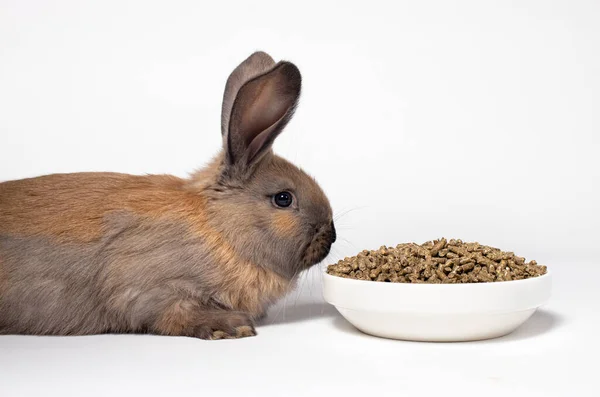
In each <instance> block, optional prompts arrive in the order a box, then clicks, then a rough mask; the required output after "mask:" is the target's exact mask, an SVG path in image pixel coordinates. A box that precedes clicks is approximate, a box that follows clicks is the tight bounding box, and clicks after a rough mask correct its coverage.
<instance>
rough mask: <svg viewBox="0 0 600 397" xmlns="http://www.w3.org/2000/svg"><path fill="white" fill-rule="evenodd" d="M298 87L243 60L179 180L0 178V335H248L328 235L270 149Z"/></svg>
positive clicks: (254, 58) (278, 67) (289, 67)
mask: <svg viewBox="0 0 600 397" xmlns="http://www.w3.org/2000/svg"><path fill="white" fill-rule="evenodd" d="M300 91H301V75H300V72H299V70H298V68H297V67H296V66H295V65H294V64H292V63H290V62H287V61H281V62H278V63H275V61H274V60H273V59H272V58H271V57H270V56H269V55H268V54H266V53H264V52H255V53H253V54H252V55H250V56H249V57H248V58H247V59H246V60H244V61H243V62H242V63H241V64H240V65H239V66H238V67H237V68H236V69H235V70H234V71H233V72H232V73H231V75H230V76H229V78H228V79H227V82H226V86H225V92H224V95H223V105H222V116H221V135H222V141H223V147H222V150H221V151H220V152H219V153H218V154H217V155H216V156H215V157H214V158H213V159H212V160H210V161H209V162H208V163H207V164H208V165H207V166H206V167H204V168H203V169H200V170H199V171H196V172H193V173H191V174H190V176H189V178H187V179H182V178H178V177H175V176H170V175H144V176H141V175H140V176H138V175H127V174H119V173H94V172H89V173H88V172H83V173H71V174H52V175H46V176H40V177H35V178H29V179H22V180H16V181H7V182H3V183H0V334H33V335H89V334H101V333H149V334H156V335H170V336H188V337H196V338H200V339H229V338H242V337H247V336H254V335H256V330H255V324H256V322H257V321H258V320H260V319H261V318H263V317H264V316H265V313H266V310H267V309H268V308H269V306H270V305H272V304H273V303H275V302H276V301H277V300H279V299H280V298H282V297H283V296H284V295H285V294H286V293H287V292H289V291H290V290H291V289H292V288H294V285H295V282H296V280H297V278H298V275H299V274H300V273H301V272H302V271H303V270H306V269H308V268H310V267H311V266H313V265H315V264H317V263H319V262H320V261H322V260H323V259H324V258H325V257H326V256H327V255H328V253H329V251H330V249H331V246H332V244H333V243H334V242H335V240H336V230H335V225H334V223H333V218H332V210H331V206H330V203H329V201H328V199H327V197H326V195H325V194H324V192H323V190H322V189H321V187H320V186H319V185H318V184H317V182H316V181H315V180H314V178H312V177H311V176H309V175H308V174H306V173H305V172H304V171H302V170H301V169H300V168H298V167H296V166H294V165H293V164H291V163H290V162H288V161H286V160H284V159H283V158H281V157H279V156H277V155H276V154H274V153H273V150H272V145H273V141H274V140H275V139H276V138H277V136H278V135H279V134H280V133H281V132H282V130H283V129H284V127H285V126H286V124H287V123H288V122H289V121H290V119H291V118H292V115H293V114H294V111H295V109H296V106H297V104H298V100H299V97H300Z"/></svg>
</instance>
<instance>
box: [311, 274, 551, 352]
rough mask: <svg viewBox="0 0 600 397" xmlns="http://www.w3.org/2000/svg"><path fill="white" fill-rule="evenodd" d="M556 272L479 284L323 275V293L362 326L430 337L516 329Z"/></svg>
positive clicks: (451, 338) (471, 336)
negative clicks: (415, 282) (364, 278)
mask: <svg viewBox="0 0 600 397" xmlns="http://www.w3.org/2000/svg"><path fill="white" fill-rule="evenodd" d="M550 290H551V275H550V273H547V274H545V275H543V276H540V277H535V278H530V279H526V280H515V281H501V282H490V283H476V284H408V283H386V282H378V281H365V280H354V279H347V278H342V277H337V276H332V275H329V274H327V273H324V275H323V296H324V298H325V300H326V301H327V302H329V303H331V304H332V305H334V306H335V307H336V308H337V310H338V311H339V312H340V313H341V314H342V316H344V318H346V320H348V321H349V322H350V323H351V324H352V325H354V326H355V327H356V328H358V329H359V330H361V331H363V332H365V333H367V334H371V335H375V336H380V337H384V338H392V339H404V340H413V341H429V342H458V341H472V340H481V339H490V338H496V337H499V336H503V335H506V334H509V333H511V332H512V331H514V330H515V329H516V328H517V327H519V326H520V325H521V324H523V323H524V322H525V321H527V319H528V318H529V317H531V315H532V314H533V313H534V312H535V310H536V309H537V308H538V307H539V306H541V305H543V304H544V303H546V302H547V301H548V299H549V298H550Z"/></svg>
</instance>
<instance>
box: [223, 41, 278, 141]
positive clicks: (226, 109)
mask: <svg viewBox="0 0 600 397" xmlns="http://www.w3.org/2000/svg"><path fill="white" fill-rule="evenodd" d="M273 66H275V61H273V58H271V56H270V55H269V54H267V53H266V52H262V51H257V52H255V53H254V54H252V55H250V56H249V57H248V58H246V60H245V61H244V62H242V63H240V64H239V66H238V67H237V68H235V70H234V71H233V72H231V74H230V75H229V78H228V79H227V84H226V85H225V93H224V94H223V107H222V109H221V134H222V135H223V136H225V135H226V134H227V129H228V128H229V117H230V116H231V108H232V107H233V102H234V101H235V97H236V96H237V93H238V91H239V90H240V88H241V87H242V85H244V83H246V82H247V81H249V80H251V79H253V78H254V77H256V76H258V75H261V74H263V73H266V72H268V71H269V70H271V69H272V68H273Z"/></svg>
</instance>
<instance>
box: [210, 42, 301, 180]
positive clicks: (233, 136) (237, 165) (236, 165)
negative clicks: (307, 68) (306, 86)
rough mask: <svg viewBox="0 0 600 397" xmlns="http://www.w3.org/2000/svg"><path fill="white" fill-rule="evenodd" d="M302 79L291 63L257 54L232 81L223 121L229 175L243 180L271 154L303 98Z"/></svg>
mask: <svg viewBox="0 0 600 397" xmlns="http://www.w3.org/2000/svg"><path fill="white" fill-rule="evenodd" d="M301 83H302V77H301V75H300V71H299V70H298V68H297V67H296V66H295V65H294V64H292V63H290V62H284V61H282V62H279V63H277V64H275V62H274V61H273V59H272V58H271V57H270V56H269V55H267V54H265V53H264V52H256V53H254V54H252V55H251V56H250V57H249V58H248V59H246V60H245V61H244V62H242V64H241V65H240V66H238V67H237V68H236V69H235V70H234V71H233V73H232V74H231V76H230V77H229V79H228V80H227V86H226V88H225V95H224V98H223V114H222V119H221V125H222V134H223V147H224V150H225V158H226V161H227V166H228V169H227V173H228V174H229V175H232V176H236V177H244V176H247V175H249V174H251V173H252V170H253V169H254V166H255V165H256V164H258V163H259V161H260V160H261V159H262V158H263V157H264V155H265V154H267V153H269V152H270V150H271V146H272V144H273V141H274V140H275V138H277V136H278V135H279V134H280V133H281V131H282V130H283V128H284V127H285V125H286V124H287V123H288V121H289V120H290V119H291V117H292V115H293V113H294V110H295V108H296V104H297V103H298V99H299V97H300V89H301Z"/></svg>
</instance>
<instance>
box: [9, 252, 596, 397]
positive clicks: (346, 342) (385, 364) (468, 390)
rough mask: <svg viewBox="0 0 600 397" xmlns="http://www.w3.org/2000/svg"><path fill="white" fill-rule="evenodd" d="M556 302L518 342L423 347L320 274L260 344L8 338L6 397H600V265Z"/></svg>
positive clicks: (557, 287)
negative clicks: (338, 302)
mask: <svg viewBox="0 0 600 397" xmlns="http://www.w3.org/2000/svg"><path fill="white" fill-rule="evenodd" d="M553 276H554V280H553V281H554V285H553V287H554V290H553V296H552V299H551V301H550V302H549V303H548V305H546V306H544V307H543V308H541V309H540V310H538V312H536V314H535V315H534V316H533V317H532V318H531V319H530V320H529V321H527V322H526V323H525V324H524V325H523V327H522V328H519V329H517V330H516V331H515V332H514V333H513V334H510V335H508V336H505V337H502V338H498V339H493V340H489V341H480V342H466V343H441V344H440V343H422V342H404V341H397V340H390V339H382V338H376V337H373V336H368V335H365V334H363V333H361V332H359V331H357V330H356V329H355V328H354V327H352V326H351V325H350V324H348V323H347V322H346V321H345V320H344V319H343V318H342V317H341V316H340V315H339V314H338V313H337V312H336V310H335V309H334V308H333V307H332V306H323V304H322V300H321V298H320V297H319V296H320V292H319V290H318V282H319V276H318V272H317V269H315V270H314V271H312V272H311V273H310V274H309V275H308V278H307V279H306V280H305V282H304V283H303V286H302V288H301V290H300V291H301V292H302V293H301V294H300V296H299V297H298V300H297V301H296V298H297V296H296V294H294V295H292V296H290V297H288V299H287V305H286V306H285V309H281V308H274V309H273V311H272V312H271V315H270V316H269V318H268V319H267V320H266V321H265V325H263V326H261V327H259V328H258V331H259V335H258V336H257V337H255V338H246V339H241V340H223V341H202V340H195V339H190V338H169V337H157V336H145V335H144V336H142V335H121V336H113V335H103V336H88V337H27V336H2V337H0V395H1V396H2V397H13V396H18V397H21V396H31V397H34V396H35V397H37V396H41V395H43V396H49V397H54V396H57V397H58V396H62V397H68V396H73V397H80V396H84V395H85V396H91V397H95V396H98V397H100V396H102V397H105V396H115V397H117V396H132V395H133V396H142V395H143V396H177V395H197V396H240V395H243V396H261V397H264V396H277V397H279V396H292V397H293V396H338V395H350V396H353V395H369V396H391V395H394V396H396V395H405V396H420V395H431V396H435V395H437V396H439V395H443V396H462V397H471V396H473V397H475V396H482V395H484V396H492V397H495V396H504V397H505V396H507V395H511V396H535V397H537V396H539V397H554V396H560V397H563V396H566V397H570V396H577V397H588V396H589V397H597V396H598V392H599V391H600V388H599V386H598V383H597V362H596V361H597V357H598V356H599V355H600V343H599V339H598V333H599V331H600V317H599V311H598V307H597V306H598V302H599V301H600V290H599V289H598V288H597V283H598V281H597V279H598V278H599V277H600V268H599V267H598V266H589V265H588V264H562V263H556V264H555V265H554V266H553Z"/></svg>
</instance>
